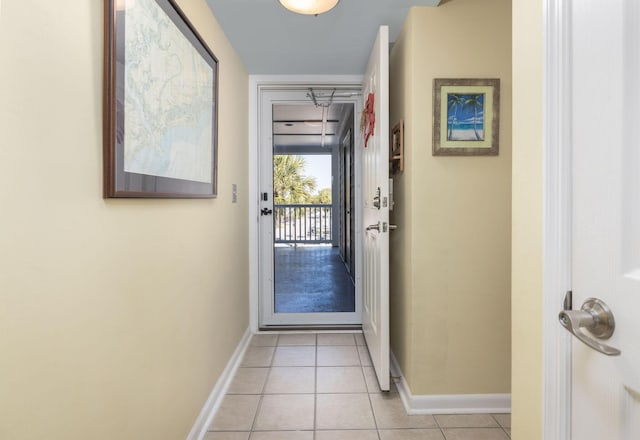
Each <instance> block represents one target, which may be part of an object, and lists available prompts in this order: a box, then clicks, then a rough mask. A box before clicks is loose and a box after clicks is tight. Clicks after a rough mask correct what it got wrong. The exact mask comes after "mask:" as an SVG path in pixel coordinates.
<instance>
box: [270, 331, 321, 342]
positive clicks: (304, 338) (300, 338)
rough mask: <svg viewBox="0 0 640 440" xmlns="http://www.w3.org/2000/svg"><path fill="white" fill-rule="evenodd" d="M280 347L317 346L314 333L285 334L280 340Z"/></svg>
mask: <svg viewBox="0 0 640 440" xmlns="http://www.w3.org/2000/svg"><path fill="white" fill-rule="evenodd" d="M278 345H316V335H315V334H314V333H299V334H283V335H280V338H279V339H278Z"/></svg>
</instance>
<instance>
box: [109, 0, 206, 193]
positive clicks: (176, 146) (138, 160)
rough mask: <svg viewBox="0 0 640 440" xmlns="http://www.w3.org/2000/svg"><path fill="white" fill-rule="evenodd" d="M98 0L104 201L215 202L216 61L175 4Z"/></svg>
mask: <svg viewBox="0 0 640 440" xmlns="http://www.w3.org/2000/svg"><path fill="white" fill-rule="evenodd" d="M104 1H105V63H104V65H105V74H104V128H103V130H104V196H105V197H107V198H109V197H165V198H171V197H183V198H202V197H215V196H216V193H217V184H216V181H217V132H218V127H217V101H218V100H217V90H218V60H217V59H216V57H215V56H214V55H213V53H212V52H211V50H210V49H209V48H208V47H207V45H206V44H205V42H204V40H203V39H202V38H201V37H200V36H199V35H198V33H197V32H196V31H195V29H194V28H193V26H192V25H191V24H190V22H189V21H188V20H187V18H186V17H185V15H184V13H183V12H182V11H181V10H180V8H179V7H178V6H177V5H176V4H175V2H174V1H173V0H104Z"/></svg>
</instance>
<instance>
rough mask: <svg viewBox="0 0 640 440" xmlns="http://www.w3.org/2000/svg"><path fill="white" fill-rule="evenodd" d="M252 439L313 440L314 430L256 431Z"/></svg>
mask: <svg viewBox="0 0 640 440" xmlns="http://www.w3.org/2000/svg"><path fill="white" fill-rule="evenodd" d="M250 440H313V431H264V432H254V433H252V434H251V438H250Z"/></svg>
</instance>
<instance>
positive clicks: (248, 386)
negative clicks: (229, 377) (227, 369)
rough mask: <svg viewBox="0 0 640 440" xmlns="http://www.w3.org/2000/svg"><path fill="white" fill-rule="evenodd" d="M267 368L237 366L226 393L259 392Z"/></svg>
mask: <svg viewBox="0 0 640 440" xmlns="http://www.w3.org/2000/svg"><path fill="white" fill-rule="evenodd" d="M268 373H269V369H268V368H238V371H236V375H235V377H234V378H233V381H232V382H231V385H230V386H229V389H228V390H227V394H261V393H262V390H263V388H264V382H265V380H267V374H268Z"/></svg>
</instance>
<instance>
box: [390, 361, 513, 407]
mask: <svg viewBox="0 0 640 440" xmlns="http://www.w3.org/2000/svg"><path fill="white" fill-rule="evenodd" d="M391 374H392V375H393V377H394V378H397V379H395V384H396V387H397V388H398V393H399V394H400V398H401V399H402V403H403V404H404V408H405V410H406V411H407V414H409V415H419V414H489V413H493V414H496V413H510V412H511V394H445V395H418V396H414V395H413V394H411V390H410V389H409V384H408V383H407V381H406V380H405V378H404V375H403V374H402V370H401V369H400V366H399V365H398V361H397V360H396V358H395V356H394V355H393V353H391Z"/></svg>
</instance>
